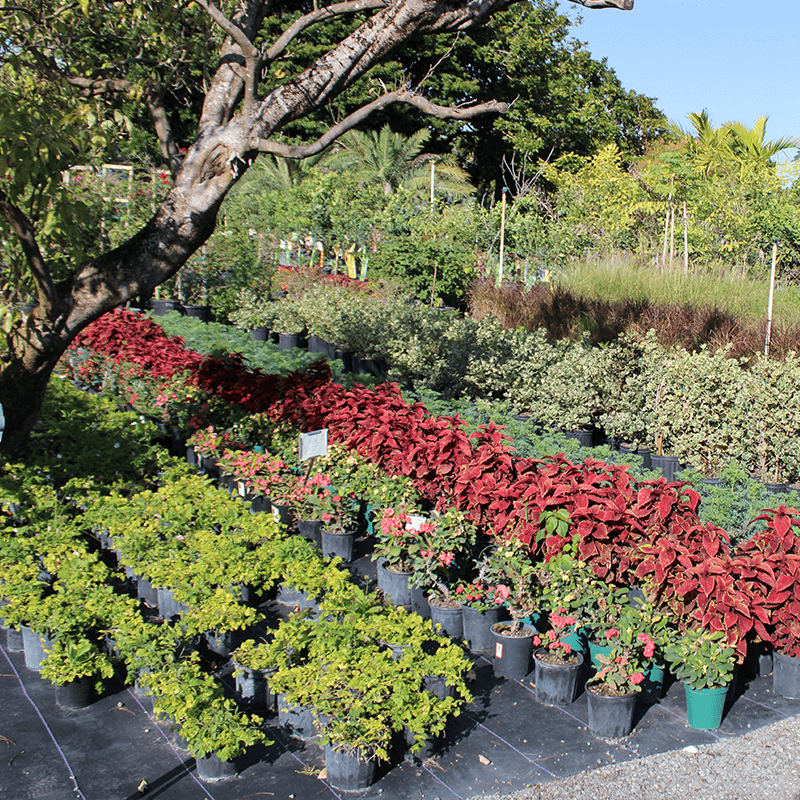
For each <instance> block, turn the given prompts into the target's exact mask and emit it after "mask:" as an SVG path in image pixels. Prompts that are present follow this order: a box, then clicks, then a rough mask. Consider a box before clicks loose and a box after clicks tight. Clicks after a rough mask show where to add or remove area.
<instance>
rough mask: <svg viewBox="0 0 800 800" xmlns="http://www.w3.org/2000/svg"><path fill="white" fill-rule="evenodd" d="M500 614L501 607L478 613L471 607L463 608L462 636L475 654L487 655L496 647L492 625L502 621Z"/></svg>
mask: <svg viewBox="0 0 800 800" xmlns="http://www.w3.org/2000/svg"><path fill="white" fill-rule="evenodd" d="M500 612H501V609H500V608H499V607H498V608H490V609H488V610H487V611H478V610H477V609H475V608H471V607H470V606H464V605H462V606H461V621H462V628H463V630H462V636H463V638H464V641H465V642H467V644H468V645H469V649H470V650H472V652H473V653H485V652H487V651H488V650H491V649H492V647H493V646H494V638H493V637H492V625H496V624H497V623H498V622H499V621H500Z"/></svg>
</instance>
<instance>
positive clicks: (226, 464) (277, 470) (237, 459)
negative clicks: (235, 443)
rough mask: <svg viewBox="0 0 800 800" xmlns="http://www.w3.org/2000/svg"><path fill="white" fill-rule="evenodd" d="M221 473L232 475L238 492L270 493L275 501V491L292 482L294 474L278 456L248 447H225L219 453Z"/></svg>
mask: <svg viewBox="0 0 800 800" xmlns="http://www.w3.org/2000/svg"><path fill="white" fill-rule="evenodd" d="M219 467H220V469H221V470H222V474H223V475H230V476H232V477H233V479H234V481H235V483H236V486H235V488H234V491H235V492H237V493H238V494H241V495H244V494H253V495H256V496H259V497H269V498H271V499H274V500H275V501H276V502H278V500H277V495H279V494H281V493H283V492H285V491H286V489H285V488H284V487H286V486H289V485H293V482H294V481H295V480H296V476H294V474H293V473H292V472H291V470H290V469H289V468H288V467H287V466H286V464H284V462H283V459H281V458H280V456H273V455H270V454H269V453H261V452H250V451H247V450H225V451H223V453H222V455H220V457H219Z"/></svg>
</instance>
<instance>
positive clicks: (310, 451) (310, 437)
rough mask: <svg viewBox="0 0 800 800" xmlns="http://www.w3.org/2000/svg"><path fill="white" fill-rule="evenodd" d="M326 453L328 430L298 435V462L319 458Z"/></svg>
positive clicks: (323, 429)
mask: <svg viewBox="0 0 800 800" xmlns="http://www.w3.org/2000/svg"><path fill="white" fill-rule="evenodd" d="M327 452H328V429H327V428H322V429H321V430H318V431H310V432H309V433H301V434H300V460H301V461H308V459H309V458H319V457H320V456H324V455H325V454H326V453H327Z"/></svg>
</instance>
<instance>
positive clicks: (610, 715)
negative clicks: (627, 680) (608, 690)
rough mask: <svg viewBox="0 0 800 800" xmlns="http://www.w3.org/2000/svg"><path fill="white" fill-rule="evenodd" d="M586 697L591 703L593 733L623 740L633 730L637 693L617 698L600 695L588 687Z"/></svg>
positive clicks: (590, 727)
mask: <svg viewBox="0 0 800 800" xmlns="http://www.w3.org/2000/svg"><path fill="white" fill-rule="evenodd" d="M586 697H587V699H588V702H589V729H590V730H591V731H592V733H596V734H597V735H598V736H603V737H605V738H607V739H621V738H622V737H623V736H627V735H628V734H629V733H630V732H631V731H632V730H633V712H634V710H635V708H636V692H631V693H630V694H626V695H623V696H622V697H615V696H612V695H605V694H600V693H599V692H597V691H596V690H594V689H592V687H591V686H587V687H586Z"/></svg>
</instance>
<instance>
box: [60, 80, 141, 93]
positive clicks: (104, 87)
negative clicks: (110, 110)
mask: <svg viewBox="0 0 800 800" xmlns="http://www.w3.org/2000/svg"><path fill="white" fill-rule="evenodd" d="M64 79H65V80H66V81H67V83H69V84H70V85H71V86H77V87H78V89H80V94H81V96H83V97H97V96H98V95H101V94H113V93H115V92H127V91H128V90H129V89H130V88H131V87H132V86H133V82H132V81H126V80H123V79H122V78H85V77H82V76H80V75H65V76H64Z"/></svg>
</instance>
